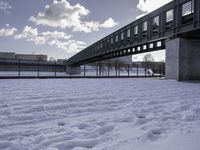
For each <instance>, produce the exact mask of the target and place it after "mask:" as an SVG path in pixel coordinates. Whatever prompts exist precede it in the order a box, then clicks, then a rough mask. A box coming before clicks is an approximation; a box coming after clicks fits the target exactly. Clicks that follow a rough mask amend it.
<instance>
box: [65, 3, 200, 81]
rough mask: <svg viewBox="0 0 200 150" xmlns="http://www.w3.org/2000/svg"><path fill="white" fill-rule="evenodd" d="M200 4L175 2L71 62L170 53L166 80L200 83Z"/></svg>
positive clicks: (69, 63) (75, 64) (74, 65)
mask: <svg viewBox="0 0 200 150" xmlns="http://www.w3.org/2000/svg"><path fill="white" fill-rule="evenodd" d="M199 40H200V1H199V0H174V1H172V2H170V3H168V4H166V5H165V6H163V7H161V8H159V9H157V10H155V11H153V12H151V13H149V14H147V15H146V16H144V17H142V18H140V19H138V20H135V21H133V22H132V23H130V24H128V25H127V26H125V27H123V28H121V29H119V30H117V31H115V32H114V33H111V34H110V35H108V36H106V37H105V38H103V39H100V40H99V41H97V42H95V43H94V44H92V45H90V46H89V47H87V48H85V49H84V50H82V51H81V52H79V53H77V54H75V55H74V56H72V57H71V58H70V59H68V60H67V62H66V65H67V68H69V69H70V71H72V70H73V71H72V72H74V73H75V72H76V71H77V69H78V68H79V66H80V65H83V64H87V63H92V62H96V61H102V60H106V59H111V58H116V57H122V56H128V55H135V54H141V53H147V52H153V51H158V50H162V49H166V67H165V68H166V78H167V79H176V80H196V79H200V43H199Z"/></svg>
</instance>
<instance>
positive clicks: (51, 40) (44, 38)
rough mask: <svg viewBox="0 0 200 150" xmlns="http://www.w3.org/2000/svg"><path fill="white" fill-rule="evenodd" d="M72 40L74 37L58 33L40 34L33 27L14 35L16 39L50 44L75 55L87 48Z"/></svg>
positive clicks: (80, 42) (47, 32)
mask: <svg viewBox="0 0 200 150" xmlns="http://www.w3.org/2000/svg"><path fill="white" fill-rule="evenodd" d="M71 38H72V35H67V34H66V33H64V32H58V31H54V32H50V31H46V32H41V33H39V32H38V29H37V28H32V27H31V26H25V27H24V29H23V31H22V32H21V33H20V34H16V35H14V39H25V40H26V41H28V42H34V43H35V44H37V45H42V44H48V45H50V46H55V47H57V48H60V49H63V50H65V51H66V52H69V53H75V52H78V51H80V50H82V49H83V48H85V45H86V44H85V43H84V42H82V41H76V40H72V39H71Z"/></svg>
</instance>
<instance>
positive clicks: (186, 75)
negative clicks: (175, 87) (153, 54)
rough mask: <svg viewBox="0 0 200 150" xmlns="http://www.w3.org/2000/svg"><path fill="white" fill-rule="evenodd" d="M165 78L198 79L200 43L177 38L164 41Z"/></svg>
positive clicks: (199, 72)
mask: <svg viewBox="0 0 200 150" xmlns="http://www.w3.org/2000/svg"><path fill="white" fill-rule="evenodd" d="M166 79H175V80H178V81H183V80H200V43H199V42H195V41H192V40H189V39H183V38H177V39H173V40H170V41H168V42H166Z"/></svg>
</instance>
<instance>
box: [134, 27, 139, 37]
mask: <svg viewBox="0 0 200 150" xmlns="http://www.w3.org/2000/svg"><path fill="white" fill-rule="evenodd" d="M137 34H138V26H135V27H134V35H137Z"/></svg>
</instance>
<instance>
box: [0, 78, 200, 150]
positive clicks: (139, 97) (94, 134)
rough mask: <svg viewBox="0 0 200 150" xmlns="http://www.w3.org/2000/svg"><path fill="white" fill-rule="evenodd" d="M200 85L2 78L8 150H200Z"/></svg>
mask: <svg viewBox="0 0 200 150" xmlns="http://www.w3.org/2000/svg"><path fill="white" fill-rule="evenodd" d="M199 139H200V83H181V82H176V81H172V80H168V81H165V80H159V79H99V80H97V79H71V80H69V79H66V80H65V79H61V80H60V79H54V80H39V79H35V80H0V149H1V150H200V142H199Z"/></svg>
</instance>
